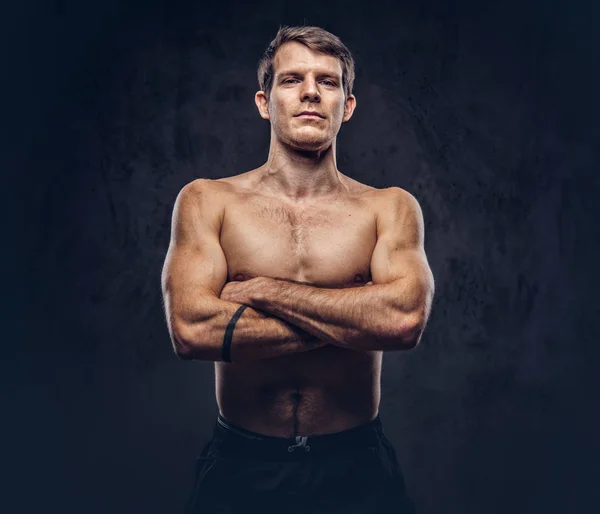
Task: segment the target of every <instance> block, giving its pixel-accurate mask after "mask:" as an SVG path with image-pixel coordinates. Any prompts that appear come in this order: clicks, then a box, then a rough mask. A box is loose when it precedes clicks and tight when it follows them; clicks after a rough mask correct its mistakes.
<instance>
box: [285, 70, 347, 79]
mask: <svg viewBox="0 0 600 514" xmlns="http://www.w3.org/2000/svg"><path fill="white" fill-rule="evenodd" d="M291 75H303V72H301V71H299V70H284V71H280V72H277V73H276V74H275V76H276V77H277V78H281V77H289V76H291ZM317 77H318V78H325V77H327V78H332V79H335V80H338V81H339V80H341V77H340V76H339V75H338V74H337V73H331V72H329V71H322V72H320V73H317Z"/></svg>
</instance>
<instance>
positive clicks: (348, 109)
mask: <svg viewBox="0 0 600 514" xmlns="http://www.w3.org/2000/svg"><path fill="white" fill-rule="evenodd" d="M354 109H356V97H355V96H354V95H348V98H346V103H345V104H344V117H343V118H342V123H344V122H346V121H348V120H349V119H350V118H352V114H353V113H354Z"/></svg>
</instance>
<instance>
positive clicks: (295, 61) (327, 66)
mask: <svg viewBox="0 0 600 514" xmlns="http://www.w3.org/2000/svg"><path fill="white" fill-rule="evenodd" d="M315 68H316V69H318V70H319V71H320V72H329V73H333V74H337V75H340V76H341V72H342V64H341V63H340V60H339V59H338V58H337V57H335V56H334V55H329V54H324V53H322V52H317V51H316V50H312V49H310V48H308V47H307V46H305V45H303V44H302V43H297V42H295V41H290V42H288V43H285V44H283V45H281V47H280V48H279V49H278V50H277V53H276V54H275V58H274V59H273V69H274V71H275V74H276V75H281V74H282V73H288V72H292V71H297V72H301V71H309V70H313V69H315Z"/></svg>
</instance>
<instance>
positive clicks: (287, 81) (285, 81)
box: [283, 79, 296, 84]
mask: <svg viewBox="0 0 600 514" xmlns="http://www.w3.org/2000/svg"><path fill="white" fill-rule="evenodd" d="M292 81H296V79H285V80H284V81H283V83H284V84H289V83H290V82H292Z"/></svg>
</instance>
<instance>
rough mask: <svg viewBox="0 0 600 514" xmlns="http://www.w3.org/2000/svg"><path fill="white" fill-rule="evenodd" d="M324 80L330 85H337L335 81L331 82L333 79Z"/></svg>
mask: <svg viewBox="0 0 600 514" xmlns="http://www.w3.org/2000/svg"><path fill="white" fill-rule="evenodd" d="M323 82H324V83H325V84H327V85H328V86H336V85H337V84H336V83H335V82H331V80H324V81H323Z"/></svg>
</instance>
